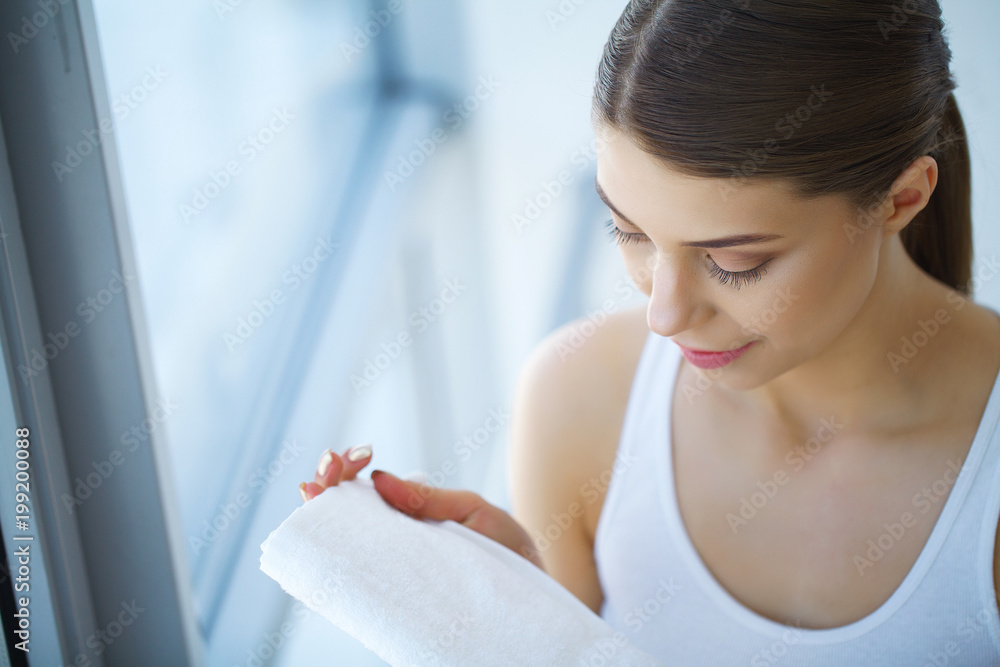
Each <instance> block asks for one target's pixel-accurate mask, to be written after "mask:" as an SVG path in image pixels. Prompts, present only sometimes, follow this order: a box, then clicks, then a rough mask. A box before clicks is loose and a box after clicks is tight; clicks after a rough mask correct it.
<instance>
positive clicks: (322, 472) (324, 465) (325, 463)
mask: <svg viewBox="0 0 1000 667" xmlns="http://www.w3.org/2000/svg"><path fill="white" fill-rule="evenodd" d="M331 463H333V452H331V451H330V450H329V449H328V450H326V453H324V454H323V457H322V458H321V459H320V460H319V468H318V469H317V471H316V472H317V473H318V474H319V476H320V477H325V476H326V471H327V470H329V469H330V464H331Z"/></svg>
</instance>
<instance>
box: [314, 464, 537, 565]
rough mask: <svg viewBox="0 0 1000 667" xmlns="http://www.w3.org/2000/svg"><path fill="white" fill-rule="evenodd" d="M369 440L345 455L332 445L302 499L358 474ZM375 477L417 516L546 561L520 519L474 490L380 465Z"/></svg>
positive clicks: (385, 493) (388, 495) (384, 492)
mask: <svg viewBox="0 0 1000 667" xmlns="http://www.w3.org/2000/svg"><path fill="white" fill-rule="evenodd" d="M371 456H372V451H371V446H370V445H361V446H358V447H353V448H351V449H349V450H347V451H346V452H344V454H343V456H338V455H336V454H334V453H333V452H332V451H330V450H327V451H326V452H325V453H324V454H323V457H322V458H321V459H320V463H319V467H318V468H317V470H316V477H315V479H314V481H312V482H309V483H302V484H300V485H299V490H300V491H301V492H302V499H303V500H306V501H308V500H310V499H312V498H315V497H316V496H318V495H319V494H320V493H322V492H323V491H324V490H325V489H326V488H327V487H330V486H336V485H337V484H339V483H340V482H341V481H344V480H349V479H354V478H355V477H357V474H358V472H359V471H360V470H361V469H362V468H364V467H365V466H366V465H368V463H369V462H370V461H371ZM372 482H373V483H374V485H375V490H376V491H378V493H379V495H380V496H382V499H383V500H385V501H386V502H387V503H389V504H390V505H392V506H393V507H395V508H396V509H398V510H399V511H401V512H404V513H405V514H408V515H410V516H412V517H414V518H418V519H434V520H437V521H444V520H446V519H450V520H452V521H455V522H457V523H460V524H462V525H464V526H466V527H467V528H471V529H472V530H474V531H476V532H477V533H479V534H480V535H484V536H486V537H488V538H490V539H491V540H493V541H495V542H498V543H499V544H502V545H503V546H505V547H507V548H508V549H510V550H512V551H514V552H516V553H518V554H520V555H522V556H524V557H525V558H527V559H528V560H529V561H531V562H532V563H534V564H535V565H537V566H538V567H539V568H541V569H542V570H545V566H544V565H543V564H542V559H541V556H540V554H539V553H538V550H537V549H536V548H535V545H534V543H533V542H532V541H531V537H530V536H529V535H528V533H527V532H526V531H525V530H524V528H522V527H521V524H519V523H518V522H517V521H515V520H514V518H513V517H511V516H510V515H509V514H507V513H506V512H504V511H503V510H502V509H500V508H499V507H495V506H493V505H490V504H489V503H488V502H486V501H485V500H483V498H482V497H480V496H479V495H478V494H476V493H473V492H472V491H456V490H451V489H439V488H436V487H434V486H430V485H428V484H421V483H420V482H414V481H409V480H405V479H400V478H399V477H396V476H395V475H393V474H391V473H388V472H384V471H382V470H375V471H373V472H372Z"/></svg>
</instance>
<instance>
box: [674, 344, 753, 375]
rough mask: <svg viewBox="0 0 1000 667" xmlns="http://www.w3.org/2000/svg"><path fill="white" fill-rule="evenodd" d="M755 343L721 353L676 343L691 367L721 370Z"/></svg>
mask: <svg viewBox="0 0 1000 667" xmlns="http://www.w3.org/2000/svg"><path fill="white" fill-rule="evenodd" d="M756 342H757V341H750V342H749V343H747V344H746V345H744V346H743V347H740V348H737V349H735V350H723V351H721V352H712V351H710V350H695V349H692V348H689V347H684V346H683V345H681V344H680V343H677V347H679V348H681V353H682V354H683V355H684V358H685V359H687V360H688V361H689V362H691V364H692V365H693V366H697V367H698V368H706V369H711V368H721V367H722V366H726V365H727V364H731V363H732V362H734V361H736V360H737V359H739V358H740V357H742V356H743V355H744V354H746V352H747V350H749V349H750V347H751V346H753V344H754V343H756Z"/></svg>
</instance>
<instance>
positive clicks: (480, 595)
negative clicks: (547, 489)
mask: <svg viewBox="0 0 1000 667" xmlns="http://www.w3.org/2000/svg"><path fill="white" fill-rule="evenodd" d="M261 550H262V551H263V554H262V555H261V558H260V567H261V570H263V571H264V573H265V574H267V575H268V576H269V577H271V578H272V579H274V580H275V581H277V582H278V583H279V584H281V587H282V588H283V589H284V590H285V591H286V592H288V593H289V594H290V595H292V596H294V597H296V598H298V599H299V600H301V601H302V602H304V603H305V604H306V606H308V607H309V608H310V609H312V610H313V611H315V612H317V613H319V614H321V615H322V616H324V617H325V618H326V619H327V620H329V621H330V622H331V623H333V624H334V625H336V626H338V627H339V628H341V629H342V630H344V631H345V632H347V633H348V634H350V635H351V636H353V637H355V638H356V639H358V640H360V641H361V642H362V643H363V644H364V645H365V646H366V647H368V648H369V649H370V650H372V651H373V652H375V653H376V654H377V655H378V656H379V657H381V658H382V659H383V660H385V661H386V662H388V663H389V664H391V665H393V666H394V667H403V666H406V667H408V666H410V665H414V666H419V667H427V666H431V665H442V666H445V665H447V666H454V667H468V666H469V665H504V666H508V665H519V666H520V665H526V666H531V665H539V666H541V665H545V666H546V667H551V666H553V665H566V666H573V667H591V666H598V665H628V666H635V667H653V666H656V665H660V664H661V663H659V662H657V661H656V660H654V659H653V658H651V657H650V656H649V655H647V654H645V653H643V652H641V651H639V650H638V649H637V648H635V647H634V646H632V645H631V644H629V643H628V641H627V640H626V638H625V636H624V634H622V633H621V632H616V631H615V630H614V629H613V628H611V626H610V625H608V624H607V623H606V622H605V621H604V620H603V619H601V618H600V617H599V616H598V615H596V614H594V613H593V612H592V611H591V610H590V609H589V608H588V607H587V606H586V605H584V604H583V603H582V602H580V601H579V600H578V599H577V598H576V597H574V596H573V594H572V593H570V592H569V591H568V590H566V588H564V587H563V586H562V585H561V584H560V583H559V582H557V581H556V580H555V579H553V578H552V577H550V576H549V575H547V574H546V573H545V572H543V571H542V570H541V569H539V568H537V567H535V565H533V564H532V563H531V562H529V561H528V560H526V559H525V558H523V557H521V556H520V555H518V554H516V553H514V552H513V551H511V550H510V549H508V548H506V547H504V546H503V545H500V544H498V543H496V542H494V541H493V540H490V539H488V538H486V537H484V536H482V535H480V534H479V533H476V532H475V531H473V530H471V529H469V528H467V527H465V526H463V525H461V524H459V523H456V522H454V521H430V520H421V519H414V518H412V517H409V516H407V515H406V514H404V513H402V512H400V511H399V510H397V509H395V508H393V507H391V506H390V505H389V504H388V503H386V502H385V501H384V500H383V499H382V497H381V496H379V495H378V492H377V491H376V490H375V488H374V485H373V484H372V482H371V480H367V479H355V480H351V481H347V482H341V483H340V484H339V485H338V486H336V487H332V488H329V489H327V490H326V491H324V492H323V493H322V494H320V495H319V496H317V497H316V498H314V499H312V500H310V501H309V502H307V503H305V504H303V505H302V506H300V507H298V508H296V510H295V511H294V512H293V513H292V515H291V516H289V517H288V518H287V519H285V521H284V522H283V523H282V524H281V525H280V526H279V527H278V528H277V529H276V530H275V531H273V532H272V533H271V534H270V535H269V536H268V538H267V540H265V541H264V543H263V544H262V545H261Z"/></svg>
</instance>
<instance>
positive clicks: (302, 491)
mask: <svg viewBox="0 0 1000 667" xmlns="http://www.w3.org/2000/svg"><path fill="white" fill-rule="evenodd" d="M299 493H300V494H302V502H306V501H308V500H309V497H308V496H306V483H305V482H302V483H301V484H299Z"/></svg>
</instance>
